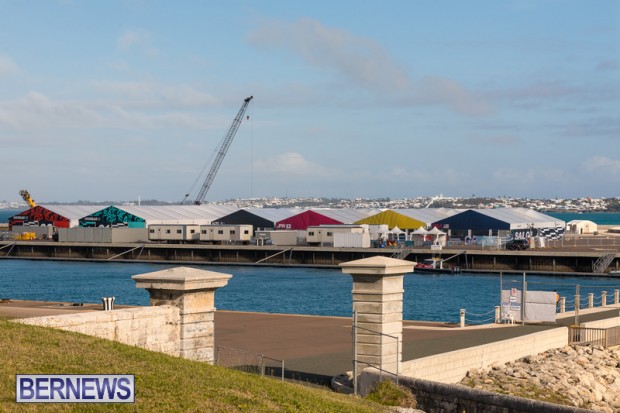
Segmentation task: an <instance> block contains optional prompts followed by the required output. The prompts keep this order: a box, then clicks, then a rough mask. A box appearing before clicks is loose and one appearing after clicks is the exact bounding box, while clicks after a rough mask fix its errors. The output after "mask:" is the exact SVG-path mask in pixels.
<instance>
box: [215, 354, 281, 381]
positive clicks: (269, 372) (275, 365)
mask: <svg viewBox="0 0 620 413" xmlns="http://www.w3.org/2000/svg"><path fill="white" fill-rule="evenodd" d="M215 365H217V366H222V367H227V368H230V369H235V370H239V371H243V372H246V373H253V374H258V375H260V376H262V377H264V376H272V377H279V378H280V379H281V380H282V381H284V360H278V359H274V358H271V357H267V356H265V355H264V354H260V353H253V352H251V351H246V350H241V349H237V348H231V347H224V346H217V347H216V348H215Z"/></svg>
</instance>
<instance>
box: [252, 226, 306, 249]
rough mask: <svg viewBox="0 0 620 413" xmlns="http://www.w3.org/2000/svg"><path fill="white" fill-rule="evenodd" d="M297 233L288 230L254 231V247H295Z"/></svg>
mask: <svg viewBox="0 0 620 413" xmlns="http://www.w3.org/2000/svg"><path fill="white" fill-rule="evenodd" d="M298 233H299V231H296V230H290V229H278V230H272V231H256V245H259V246H262V245H297V244H298V238H299V237H298Z"/></svg>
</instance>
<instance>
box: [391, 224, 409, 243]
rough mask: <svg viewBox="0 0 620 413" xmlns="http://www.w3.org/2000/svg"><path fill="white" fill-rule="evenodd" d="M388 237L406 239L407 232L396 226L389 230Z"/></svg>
mask: <svg viewBox="0 0 620 413" xmlns="http://www.w3.org/2000/svg"><path fill="white" fill-rule="evenodd" d="M388 238H389V239H393V240H399V239H402V238H405V239H406V238H407V233H406V232H405V231H403V230H402V229H400V228H398V227H397V226H395V227H394V228H392V229H391V230H390V231H388Z"/></svg>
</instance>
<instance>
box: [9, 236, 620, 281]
mask: <svg viewBox="0 0 620 413" xmlns="http://www.w3.org/2000/svg"><path fill="white" fill-rule="evenodd" d="M472 248H473V247H472ZM616 248H617V247H616ZM285 249H286V250H287V252H286V254H283V253H282V252H283V251H284V250H285ZM400 251H401V250H400V249H398V248H330V247H309V246H294V247H285V246H277V245H269V246H255V245H205V244H191V245H187V244H153V243H147V244H136V243H133V244H132V243H112V244H101V243H70V242H44V241H0V258H19V259H46V260H54V259H60V260H76V261H105V262H108V261H116V262H153V263H167V264H170V263H175V264H191V265H196V264H235V265H255V264H256V263H257V262H260V264H259V265H276V266H279V265H284V266H311V267H332V268H333V267H337V266H338V265H339V264H341V263H343V262H347V261H354V260H358V259H364V258H368V257H373V256H385V257H390V256H392V255H393V254H394V253H396V252H400ZM464 251H466V253H464ZM441 253H442V256H444V257H450V256H454V258H452V259H451V260H450V264H451V265H454V266H458V267H460V268H461V269H463V270H464V271H465V270H467V271H470V272H487V271H491V272H500V271H503V272H518V273H521V272H536V273H559V274H561V273H592V266H593V264H594V263H595V262H596V261H597V260H598V259H599V258H600V256H601V251H587V250H583V251H581V250H573V249H571V248H569V247H565V248H558V249H540V250H527V251H503V250H502V251H488V250H481V249H479V248H474V249H468V250H465V249H464V247H463V248H453V249H444V250H442V252H441ZM436 254H437V252H436V251H432V250H430V249H413V250H411V253H410V254H409V255H408V256H407V260H409V261H414V262H422V261H423V260H424V259H426V258H431V257H433V256H434V255H436ZM611 270H620V254H618V256H617V257H616V258H615V259H614V260H613V261H612V262H611V264H610V265H609V267H608V269H607V271H611Z"/></svg>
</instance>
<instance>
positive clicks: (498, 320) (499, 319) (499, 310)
mask: <svg viewBox="0 0 620 413" xmlns="http://www.w3.org/2000/svg"><path fill="white" fill-rule="evenodd" d="M501 322H502V307H500V306H499V305H496V306H495V323H496V324H499V323H501Z"/></svg>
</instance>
